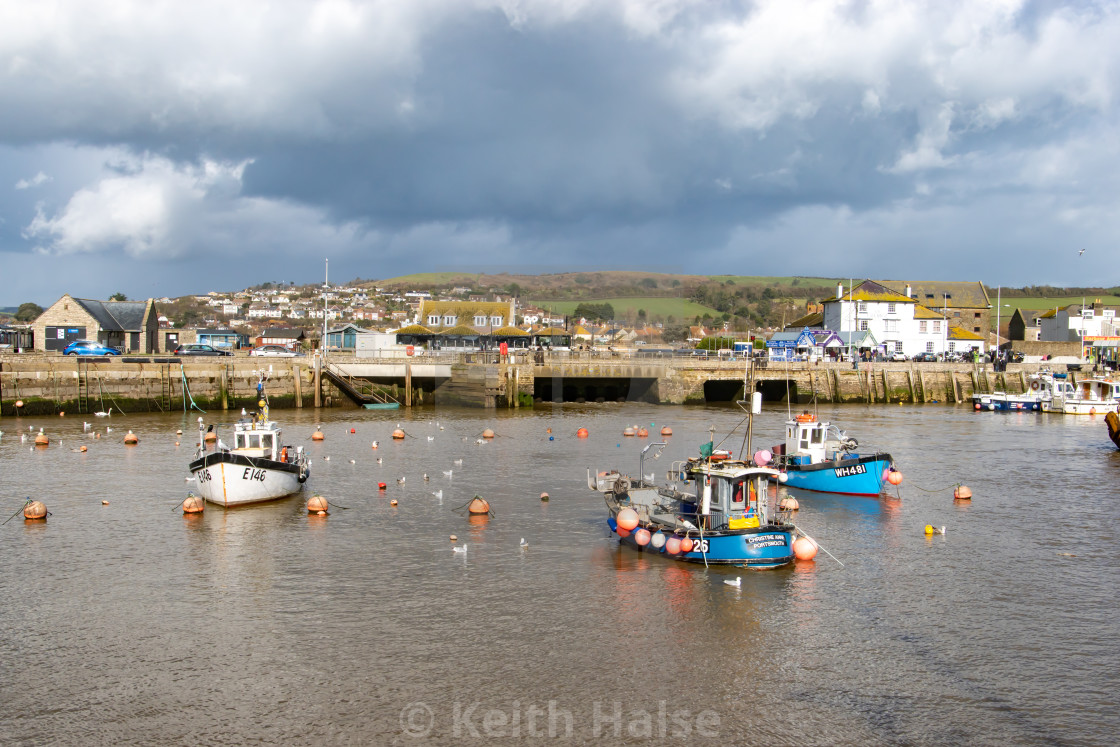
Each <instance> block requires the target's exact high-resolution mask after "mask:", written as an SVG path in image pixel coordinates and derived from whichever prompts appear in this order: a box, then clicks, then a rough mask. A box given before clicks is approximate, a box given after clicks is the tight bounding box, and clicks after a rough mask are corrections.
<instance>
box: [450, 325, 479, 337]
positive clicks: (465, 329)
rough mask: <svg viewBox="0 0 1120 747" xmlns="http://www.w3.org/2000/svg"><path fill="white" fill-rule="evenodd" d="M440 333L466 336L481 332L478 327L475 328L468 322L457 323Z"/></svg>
mask: <svg viewBox="0 0 1120 747" xmlns="http://www.w3.org/2000/svg"><path fill="white" fill-rule="evenodd" d="M440 334H441V335H449V336H454V335H459V336H464V337H465V336H471V337H473V336H474V335H477V334H481V333H480V332H479V331H478V330H477V329H475V328H474V327H469V326H467V325H466V324H456V325H455V326H454V327H450V328H448V329H445V330H443V331H441V332H440Z"/></svg>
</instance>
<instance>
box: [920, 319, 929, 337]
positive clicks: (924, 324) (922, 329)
mask: <svg viewBox="0 0 1120 747" xmlns="http://www.w3.org/2000/svg"><path fill="white" fill-rule="evenodd" d="M928 326H929V323H928V322H918V332H919V333H921V334H923V335H924V334H925V333H926V332H927V331H929V330H928V329H927V327H928Z"/></svg>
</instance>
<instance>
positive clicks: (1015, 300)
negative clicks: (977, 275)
mask: <svg viewBox="0 0 1120 747" xmlns="http://www.w3.org/2000/svg"><path fill="white" fill-rule="evenodd" d="M989 294H990V295H991V297H992V306H993V308H992V314H993V315H994V314H995V308H994V307H995V303H996V296H995V294H994V293H991V292H990V291H989ZM1094 301H1100V302H1101V303H1103V304H1105V305H1107V306H1120V296H1061V297H1055V298H1035V297H1030V296H1004V297H1003V298H1001V299H1000V303H1001V304H1003V305H1004V306H1005V307H1007V306H1010V307H1011V308H1004V309H1002V313H1001V314H1000V316H1011V314H1013V313H1014V312H1015V309H1030V310H1036V311H1042V310H1045V309H1054V308H1063V307H1065V306H1069V305H1070V304H1081V303H1086V304H1091V303H1093V302H1094Z"/></svg>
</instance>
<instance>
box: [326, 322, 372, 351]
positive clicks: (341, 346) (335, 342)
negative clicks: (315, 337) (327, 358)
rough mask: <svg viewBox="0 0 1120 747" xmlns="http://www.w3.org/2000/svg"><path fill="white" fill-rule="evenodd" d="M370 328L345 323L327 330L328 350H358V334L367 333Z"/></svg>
mask: <svg viewBox="0 0 1120 747" xmlns="http://www.w3.org/2000/svg"><path fill="white" fill-rule="evenodd" d="M369 333H370V330H368V329H362V328H361V327H359V326H358V325H356V324H344V325H342V326H341V327H336V328H334V329H328V330H327V344H326V349H327V350H350V351H353V350H356V349H357V347H358V335H367V334H369Z"/></svg>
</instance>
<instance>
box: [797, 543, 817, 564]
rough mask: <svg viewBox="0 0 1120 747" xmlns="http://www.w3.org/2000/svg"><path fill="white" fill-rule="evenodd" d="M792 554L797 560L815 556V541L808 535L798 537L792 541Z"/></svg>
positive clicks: (809, 558)
mask: <svg viewBox="0 0 1120 747" xmlns="http://www.w3.org/2000/svg"><path fill="white" fill-rule="evenodd" d="M793 556H794V557H795V558H797V559H798V560H812V559H813V558H815V557H817V543H816V542H814V541H813V540H811V539H809V538H808V537H800V538H798V540H797V541H796V542H794V543H793Z"/></svg>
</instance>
